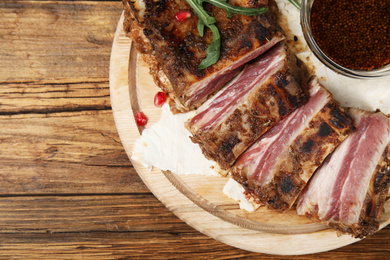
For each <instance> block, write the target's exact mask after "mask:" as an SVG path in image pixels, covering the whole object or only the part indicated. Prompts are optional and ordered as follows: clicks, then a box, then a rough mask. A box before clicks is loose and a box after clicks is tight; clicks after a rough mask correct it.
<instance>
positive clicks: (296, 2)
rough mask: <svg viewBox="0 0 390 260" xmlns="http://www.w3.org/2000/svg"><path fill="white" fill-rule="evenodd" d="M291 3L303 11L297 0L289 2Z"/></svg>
mask: <svg viewBox="0 0 390 260" xmlns="http://www.w3.org/2000/svg"><path fill="white" fill-rule="evenodd" d="M288 1H289V2H290V3H292V4H293V5H294V6H295V7H296V8H298V9H299V10H301V4H300V3H299V2H298V1H297V0H288Z"/></svg>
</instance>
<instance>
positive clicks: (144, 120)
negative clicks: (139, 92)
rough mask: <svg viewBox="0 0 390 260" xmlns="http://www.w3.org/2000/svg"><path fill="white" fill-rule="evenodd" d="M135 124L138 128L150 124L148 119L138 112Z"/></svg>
mask: <svg viewBox="0 0 390 260" xmlns="http://www.w3.org/2000/svg"><path fill="white" fill-rule="evenodd" d="M135 122H136V124H137V126H144V125H146V124H147V123H148V118H147V117H146V116H145V114H144V113H142V112H137V114H135Z"/></svg>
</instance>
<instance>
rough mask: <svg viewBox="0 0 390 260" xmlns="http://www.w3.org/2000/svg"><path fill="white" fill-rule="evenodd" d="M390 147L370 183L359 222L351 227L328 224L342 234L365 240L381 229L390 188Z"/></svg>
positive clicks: (387, 148)
mask: <svg viewBox="0 0 390 260" xmlns="http://www.w3.org/2000/svg"><path fill="white" fill-rule="evenodd" d="M389 149H390V147H389V146H387V147H386V149H385V151H384V152H383V154H382V157H381V160H380V162H379V163H378V165H377V167H376V169H375V173H374V174H373V176H372V178H371V181H370V188H369V190H368V192H367V195H366V198H365V200H364V203H363V208H362V211H361V213H360V216H359V222H358V223H356V224H353V225H351V226H347V225H343V224H342V223H341V222H330V223H328V224H329V226H331V227H332V228H334V229H337V230H338V231H341V232H342V233H348V234H352V235H353V236H354V237H356V238H364V237H366V236H368V235H372V234H374V233H375V232H376V231H378V229H379V222H380V220H381V218H382V215H383V213H384V204H385V201H386V197H387V194H388V192H389V187H390V151H389Z"/></svg>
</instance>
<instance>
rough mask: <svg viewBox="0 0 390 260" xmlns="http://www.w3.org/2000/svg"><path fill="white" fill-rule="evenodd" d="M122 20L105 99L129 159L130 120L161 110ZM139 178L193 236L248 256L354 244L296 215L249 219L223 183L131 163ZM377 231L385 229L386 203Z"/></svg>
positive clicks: (389, 217)
mask: <svg viewBox="0 0 390 260" xmlns="http://www.w3.org/2000/svg"><path fill="white" fill-rule="evenodd" d="M122 25H123V14H122V16H121V18H120V21H119V23H118V27H117V31H116V34H115V38H114V42H113V47H112V53H111V62H110V94H111V102H112V109H113V113H114V118H115V123H116V127H117V129H118V132H119V135H120V138H121V141H122V144H123V146H124V148H125V150H126V153H127V154H128V156H129V158H131V151H132V149H133V145H134V143H135V141H136V140H137V139H138V138H139V136H140V132H141V131H142V128H139V127H137V125H136V124H135V121H134V114H135V113H136V112H137V111H143V112H144V113H145V114H146V115H147V117H148V119H149V122H148V126H150V125H152V124H153V123H155V122H157V121H158V120H159V118H160V115H161V108H159V107H156V106H154V103H153V98H154V95H155V93H156V92H157V91H159V89H158V88H157V86H156V85H155V84H154V82H153V79H152V77H151V76H150V75H149V69H148V67H147V66H146V65H145V64H144V63H143V61H142V60H140V59H139V57H138V55H137V53H136V51H135V48H134V46H132V42H131V40H130V39H129V38H128V37H126V36H125V34H124V31H123V26H122ZM132 164H133V165H134V167H135V169H136V170H137V172H138V174H139V175H140V177H141V178H142V180H143V181H144V182H145V184H146V185H147V186H148V188H149V189H150V190H151V191H152V192H153V194H154V195H155V196H156V197H157V198H158V199H159V200H160V201H161V202H162V203H163V204H164V205H165V206H166V207H167V208H168V209H169V210H171V211H172V212H173V213H174V214H175V215H176V216H178V217H179V218H180V219H182V220H183V221H185V222H186V223H187V224H188V225H190V226H192V227H193V228H195V229H197V230H198V231H200V232H202V233H204V234H206V235H208V236H210V237H212V238H215V239H217V240H219V241H221V242H223V243H226V244H228V245H231V246H234V247H237V248H241V249H245V250H248V251H253V252H260V253H267V254H279V255H299V254H309V253H317V252H323V251H328V250H332V249H335V248H339V247H342V246H345V245H348V244H351V243H354V242H357V241H359V239H355V238H352V237H351V236H349V235H341V236H338V235H337V233H336V232H335V231H333V230H331V229H327V228H326V227H325V226H324V225H321V224H314V223H312V222H310V221H309V220H308V219H307V218H306V217H300V216H297V214H296V213H295V209H291V210H290V211H287V212H285V213H282V214H279V213H275V212H272V211H270V210H267V209H266V208H260V209H258V210H257V211H256V212H253V213H249V212H246V211H244V210H241V209H239V206H238V204H237V203H236V202H235V201H234V200H232V199H229V198H228V197H226V196H225V195H224V194H223V193H222V189H223V186H224V185H225V183H226V182H227V178H224V177H210V176H207V177H206V176H196V175H191V176H178V175H176V174H173V173H171V172H162V171H160V170H159V169H153V170H152V171H148V170H147V169H145V168H144V167H143V166H142V165H141V164H140V163H138V162H137V161H132ZM385 210H386V213H385V215H384V216H383V221H382V222H381V226H380V227H381V228H383V227H385V226H386V225H388V224H389V223H390V201H387V202H386V205H385Z"/></svg>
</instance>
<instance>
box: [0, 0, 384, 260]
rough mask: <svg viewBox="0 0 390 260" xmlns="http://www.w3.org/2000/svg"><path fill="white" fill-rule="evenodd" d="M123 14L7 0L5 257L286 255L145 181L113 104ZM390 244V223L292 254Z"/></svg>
mask: <svg viewBox="0 0 390 260" xmlns="http://www.w3.org/2000/svg"><path fill="white" fill-rule="evenodd" d="M121 12H122V5H121V3H120V2H118V1H107V2H100V1H99V2H98V1H83V2H81V1H59V2H52V1H4V0H2V1H1V2H0V96H1V99H0V124H1V125H0V161H1V168H0V258H2V259H9V258H14V259H38V258H40V259H53V258H58V259H79V258H83V259H116V258H129V259H139V258H155V259H157V258H159V259H173V258H179V259H189V258H191V259H232V258H248V259H259V258H265V259H274V258H277V257H274V256H270V255H263V254H258V253H252V252H247V251H244V250H240V249H237V248H233V247H230V246H227V245H225V244H222V243H220V242H218V241H216V240H214V239H211V238H208V237H207V236H205V235H203V234H201V233H199V232H198V231H196V230H194V229H192V228H191V227H189V226H188V225H187V224H185V223H184V222H182V221H181V220H180V219H178V218H177V217H176V216H175V215H173V214H172V213H171V212H170V211H169V210H167V209H166V208H165V207H164V206H163V205H162V204H161V203H160V202H159V201H158V200H157V199H156V198H155V197H154V196H153V194H152V193H151V192H150V191H149V190H148V189H147V188H146V186H145V185H144V184H143V183H142V181H141V180H140V178H139V177H138V175H137V173H136V172H135V170H134V169H133V167H132V165H131V163H130V162H129V160H128V158H127V155H126V153H125V151H124V149H123V148H122V145H121V142H120V140H119V137H118V134H117V132H116V128H115V123H114V119H113V115H112V112H111V104H110V96H109V82H108V76H109V75H108V71H109V59H110V52H111V45H112V40H113V36H114V32H115V29H116V26H117V22H118V20H119V17H120V15H121ZM389 244H390V228H389V227H387V228H385V229H384V230H382V231H380V232H379V233H377V234H375V235H374V236H372V237H370V238H367V239H365V240H363V241H361V242H358V243H356V244H353V245H350V246H346V247H343V248H340V249H338V250H334V251H331V252H326V253H320V254H315V255H307V256H299V257H288V258H292V259H313V258H316V259H328V258H350V259H384V258H390V246H389ZM286 258H287V257H280V259H286Z"/></svg>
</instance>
